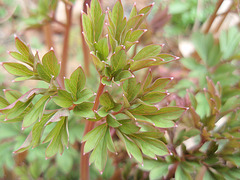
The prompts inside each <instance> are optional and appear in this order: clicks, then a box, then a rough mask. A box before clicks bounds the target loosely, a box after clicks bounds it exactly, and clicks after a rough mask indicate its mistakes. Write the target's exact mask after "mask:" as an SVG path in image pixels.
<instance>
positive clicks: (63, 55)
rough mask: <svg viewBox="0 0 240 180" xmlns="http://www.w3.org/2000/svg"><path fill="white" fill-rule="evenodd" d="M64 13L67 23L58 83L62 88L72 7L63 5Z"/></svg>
mask: <svg viewBox="0 0 240 180" xmlns="http://www.w3.org/2000/svg"><path fill="white" fill-rule="evenodd" d="M65 11H66V16H67V23H66V26H65V33H64V42H63V49H62V61H61V71H60V74H59V83H60V86H62V87H64V77H65V76H66V73H67V60H68V51H69V35H70V28H71V25H72V5H70V4H65Z"/></svg>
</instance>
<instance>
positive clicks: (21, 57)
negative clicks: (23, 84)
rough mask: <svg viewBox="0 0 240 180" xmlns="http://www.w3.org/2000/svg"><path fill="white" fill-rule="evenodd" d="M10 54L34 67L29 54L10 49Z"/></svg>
mask: <svg viewBox="0 0 240 180" xmlns="http://www.w3.org/2000/svg"><path fill="white" fill-rule="evenodd" d="M9 54H10V55H11V56H12V57H13V58H14V59H16V60H18V61H21V62H23V63H26V64H28V65H29V66H31V67H33V62H32V61H31V60H29V57H28V56H24V55H22V54H20V53H18V52H14V51H10V52H9Z"/></svg>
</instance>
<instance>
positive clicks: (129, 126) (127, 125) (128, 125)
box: [118, 121, 140, 134]
mask: <svg viewBox="0 0 240 180" xmlns="http://www.w3.org/2000/svg"><path fill="white" fill-rule="evenodd" d="M118 122H119V123H120V124H122V125H121V126H119V127H118V129H119V130H120V131H121V132H122V133H124V134H133V133H136V132H138V131H139V129H140V127H138V126H137V125H136V124H134V123H132V122H124V121H118Z"/></svg>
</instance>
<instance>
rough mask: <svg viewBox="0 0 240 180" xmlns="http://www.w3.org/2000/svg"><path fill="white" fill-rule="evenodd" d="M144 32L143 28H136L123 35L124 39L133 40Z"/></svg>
mask: <svg viewBox="0 0 240 180" xmlns="http://www.w3.org/2000/svg"><path fill="white" fill-rule="evenodd" d="M144 32H146V31H145V30H143V29H138V30H136V31H133V32H132V31H131V33H129V35H128V36H126V37H125V41H128V42H135V41H137V40H138V39H139V38H140V37H141V36H142V35H143V33H144Z"/></svg>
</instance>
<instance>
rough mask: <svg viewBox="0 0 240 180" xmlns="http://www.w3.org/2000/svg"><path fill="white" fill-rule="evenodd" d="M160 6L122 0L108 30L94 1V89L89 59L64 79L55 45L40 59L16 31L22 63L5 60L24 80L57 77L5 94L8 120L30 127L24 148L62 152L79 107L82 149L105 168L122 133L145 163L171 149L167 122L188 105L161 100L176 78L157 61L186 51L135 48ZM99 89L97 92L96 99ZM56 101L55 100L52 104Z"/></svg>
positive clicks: (90, 36)
mask: <svg viewBox="0 0 240 180" xmlns="http://www.w3.org/2000/svg"><path fill="white" fill-rule="evenodd" d="M51 2H52V1H51ZM52 3H53V5H54V4H55V3H54V2H52ZM152 6H153V4H151V5H149V6H147V7H144V8H143V9H141V10H139V11H137V9H136V6H135V5H134V6H133V9H132V11H131V14H130V17H129V18H128V19H127V18H126V17H125V16H124V11H123V6H122V3H121V1H120V0H118V1H117V2H116V4H115V5H114V7H113V10H112V11H111V10H108V11H107V12H106V17H107V25H106V26H107V30H108V34H107V35H104V34H103V32H105V31H103V28H104V21H105V13H103V12H102V9H101V6H100V3H99V1H98V0H92V1H91V5H90V8H89V7H88V10H87V13H82V23H83V24H82V26H83V34H84V37H85V40H86V42H87V44H88V46H89V49H90V50H91V53H90V54H91V57H92V61H93V64H94V66H95V68H96V70H97V71H98V73H99V79H100V86H99V89H98V90H97V91H95V90H94V91H95V92H96V94H93V93H92V91H91V90H90V89H87V88H85V84H86V76H85V73H84V71H83V69H82V67H81V66H79V67H78V68H77V69H76V70H75V71H74V72H72V73H71V75H70V78H65V77H64V87H63V86H62V85H60V84H59V78H61V77H59V76H60V75H59V74H60V71H61V64H60V62H59V61H58V59H57V58H56V55H55V52H54V50H53V49H51V50H50V51H49V52H47V53H46V54H45V55H44V56H43V57H42V59H40V57H39V55H38V52H36V53H35V55H33V53H32V51H31V48H30V47H28V46H26V44H25V43H24V42H23V41H21V40H20V39H19V38H18V37H16V38H15V42H16V47H17V49H18V51H19V52H10V55H11V56H12V57H14V58H15V59H16V60H18V61H20V62H21V64H20V63H3V67H4V68H5V69H6V70H7V71H8V72H9V73H11V74H13V75H15V76H18V79H17V80H18V81H19V80H27V79H35V80H40V81H45V82H46V83H48V84H49V87H48V88H42V89H32V90H30V91H28V92H27V93H25V94H24V95H22V94H20V93H18V92H15V91H11V92H5V97H0V99H1V102H0V108H1V109H0V112H1V119H4V121H6V122H14V121H22V129H25V128H29V129H30V133H29V135H28V136H27V138H26V140H25V141H24V143H23V144H22V145H21V146H20V148H19V149H18V150H16V151H15V152H16V153H19V152H23V151H25V150H27V149H29V148H30V147H36V146H38V145H39V144H40V143H48V146H47V148H46V151H45V156H46V158H50V157H52V156H54V155H56V154H57V153H58V152H59V153H60V154H62V153H63V151H64V148H65V146H66V147H67V148H68V146H69V145H68V144H69V132H68V124H69V116H70V113H71V111H72V112H73V113H74V114H75V115H76V116H78V117H79V118H85V119H86V120H87V123H86V128H87V133H86V135H85V136H84V137H83V140H82V142H84V143H83V144H82V146H83V152H82V154H86V153H91V155H90V159H89V164H91V163H93V162H94V164H95V166H96V167H97V169H98V170H99V171H100V172H102V171H103V170H104V168H105V165H106V163H107V157H108V150H109V151H111V152H114V153H116V152H117V150H119V149H118V148H115V143H114V140H115V138H113V136H114V134H116V135H117V137H118V139H119V140H121V141H122V142H123V143H124V145H125V149H126V151H127V153H128V155H129V156H130V157H132V156H133V157H134V158H135V159H136V161H137V162H138V163H140V164H143V162H144V158H145V157H148V158H154V159H157V158H158V157H159V158H160V157H161V158H162V157H164V156H167V155H169V153H170V151H169V150H168V148H167V146H166V145H165V142H166V141H165V139H164V138H163V137H162V136H163V133H162V132H161V131H160V128H169V127H174V126H175V122H176V121H177V120H179V119H180V117H181V116H182V113H183V112H184V111H185V110H186V108H184V107H177V106H168V107H162V106H161V105H159V104H158V103H159V102H160V101H162V100H163V99H164V98H165V97H166V96H167V95H168V93H167V91H166V90H165V88H166V86H167V84H168V83H169V82H170V81H171V80H172V79H173V78H157V79H156V80H153V75H152V73H151V72H150V71H149V68H150V67H152V66H158V65H162V64H166V63H169V62H172V61H175V60H178V59H179V58H178V57H176V56H173V55H169V54H163V53H161V50H162V47H163V45H158V44H152V45H148V46H146V47H143V48H142V49H140V50H138V51H137V52H136V54H134V55H132V54H131V53H130V51H129V49H130V48H131V47H132V46H134V45H136V44H137V43H139V39H140V37H141V36H142V35H143V34H144V33H145V32H146V31H147V30H145V29H141V24H142V23H143V21H144V20H145V19H146V17H147V15H148V14H149V13H150V11H151V9H152ZM142 69H147V70H148V71H147V72H148V74H147V76H146V78H145V79H144V80H143V82H144V83H141V82H139V78H138V77H136V76H137V74H136V71H138V70H142ZM19 78H20V79H19ZM115 85H116V87H115ZM104 88H108V89H107V90H104ZM92 96H95V100H94V101H93V99H92V98H91V97H92ZM36 97H37V98H36ZM35 98H36V99H37V100H36V99H35ZM213 98H216V99H217V97H215V96H214V97H213ZM50 103H54V104H55V107H54V108H49V104H50ZM217 107H218V106H217ZM219 108H220V107H219ZM2 121H3V120H1V122H2ZM90 121H98V122H97V123H98V126H96V127H95V128H93V129H91V128H89V127H88V125H89V123H94V122H90ZM46 129H50V130H46ZM70 131H71V129H70ZM43 133H44V134H45V136H44V137H45V138H44V139H43ZM165 168H166V167H165Z"/></svg>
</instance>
